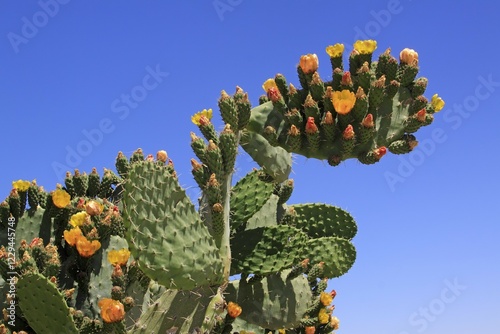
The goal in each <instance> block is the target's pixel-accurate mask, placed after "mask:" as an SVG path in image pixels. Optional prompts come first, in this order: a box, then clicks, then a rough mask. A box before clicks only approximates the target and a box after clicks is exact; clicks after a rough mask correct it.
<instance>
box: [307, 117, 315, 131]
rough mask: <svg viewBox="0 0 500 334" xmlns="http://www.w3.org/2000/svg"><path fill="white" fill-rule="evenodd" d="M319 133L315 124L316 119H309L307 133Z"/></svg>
mask: <svg viewBox="0 0 500 334" xmlns="http://www.w3.org/2000/svg"><path fill="white" fill-rule="evenodd" d="M317 132H318V126H317V125H316V123H314V117H308V118H307V123H306V133H308V134H314V133H317Z"/></svg>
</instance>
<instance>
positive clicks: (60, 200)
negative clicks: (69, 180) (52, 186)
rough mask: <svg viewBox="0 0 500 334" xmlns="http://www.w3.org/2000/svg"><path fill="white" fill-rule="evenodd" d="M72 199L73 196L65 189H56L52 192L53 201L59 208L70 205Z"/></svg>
mask: <svg viewBox="0 0 500 334" xmlns="http://www.w3.org/2000/svg"><path fill="white" fill-rule="evenodd" d="M70 200H71V196H70V195H69V194H68V193H67V192H66V190H63V189H56V190H54V192H52V203H54V205H55V206H57V207H58V208H59V209H63V208H65V207H66V206H68V204H69V202H70Z"/></svg>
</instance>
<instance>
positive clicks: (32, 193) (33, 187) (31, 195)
mask: <svg viewBox="0 0 500 334" xmlns="http://www.w3.org/2000/svg"><path fill="white" fill-rule="evenodd" d="M39 203H40V187H39V186H38V185H37V184H36V180H33V181H31V184H30V187H29V189H28V204H29V206H30V208H36V207H37V206H38V204H39Z"/></svg>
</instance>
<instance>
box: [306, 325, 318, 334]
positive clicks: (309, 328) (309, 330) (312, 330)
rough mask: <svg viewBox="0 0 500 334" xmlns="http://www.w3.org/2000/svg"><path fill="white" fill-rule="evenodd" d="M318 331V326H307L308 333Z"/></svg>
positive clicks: (311, 333)
mask: <svg viewBox="0 0 500 334" xmlns="http://www.w3.org/2000/svg"><path fill="white" fill-rule="evenodd" d="M314 333H316V327H314V326H307V327H306V334H314Z"/></svg>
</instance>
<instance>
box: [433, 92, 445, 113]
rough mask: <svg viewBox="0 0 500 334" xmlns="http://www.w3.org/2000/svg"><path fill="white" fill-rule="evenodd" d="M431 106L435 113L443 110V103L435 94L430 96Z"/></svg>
mask: <svg viewBox="0 0 500 334" xmlns="http://www.w3.org/2000/svg"><path fill="white" fill-rule="evenodd" d="M431 105H432V107H433V108H434V111H435V112H438V111H441V109H443V108H444V101H443V99H442V98H440V97H439V96H438V95H437V94H434V95H432V99H431Z"/></svg>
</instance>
